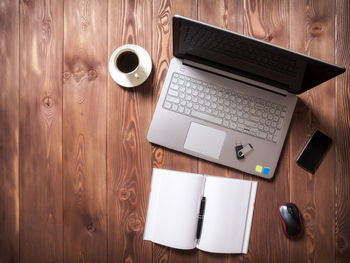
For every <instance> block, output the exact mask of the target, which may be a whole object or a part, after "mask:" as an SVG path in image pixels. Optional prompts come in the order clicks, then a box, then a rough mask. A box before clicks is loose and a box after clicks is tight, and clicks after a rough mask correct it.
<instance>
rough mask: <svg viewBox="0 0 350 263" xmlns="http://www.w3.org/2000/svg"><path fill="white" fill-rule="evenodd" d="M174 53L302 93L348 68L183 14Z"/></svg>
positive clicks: (176, 30)
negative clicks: (198, 20) (188, 17)
mask: <svg viewBox="0 0 350 263" xmlns="http://www.w3.org/2000/svg"><path fill="white" fill-rule="evenodd" d="M173 47H174V56H176V57H179V58H182V59H188V60H192V61H195V62H199V63H202V64H205V65H208V66H212V67H215V68H218V69H221V70H225V71H228V72H231V73H234V74H237V75H241V76H243V77H246V78H250V79H254V80H256V81H259V82H263V83H265V84H269V85H272V86H275V87H278V88H281V89H284V90H287V91H289V92H291V93H295V94H299V93H301V92H304V91H305V90H308V89H310V88H312V87H314V86H316V85H318V84H320V83H322V82H324V81H326V80H328V79H330V78H332V77H334V76H336V75H338V74H341V73H343V72H344V71H345V69H344V68H341V67H339V66H336V65H332V64H329V63H326V62H323V61H320V60H318V59H314V58H311V57H308V56H305V55H302V54H299V53H296V52H293V51H290V50H288V49H284V48H281V47H278V46H275V45H272V44H269V43H266V42H263V41H260V40H257V39H253V38H250V37H246V36H243V35H240V34H237V33H234V32H230V31H227V30H224V29H220V28H217V27H214V26H211V25H208V24H205V23H201V22H197V21H195V20H191V19H187V18H185V17H181V16H174V17H173Z"/></svg>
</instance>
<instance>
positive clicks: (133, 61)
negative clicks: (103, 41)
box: [116, 51, 139, 73]
mask: <svg viewBox="0 0 350 263" xmlns="http://www.w3.org/2000/svg"><path fill="white" fill-rule="evenodd" d="M116 64H117V65H116V66H117V68H118V69H119V70H120V71H121V72H123V73H129V72H132V71H134V70H135V69H136V68H137V66H138V65H139V58H138V57H137V55H136V54H135V53H133V52H131V51H125V52H123V53H121V54H120V55H119V57H118V58H117V63H116Z"/></svg>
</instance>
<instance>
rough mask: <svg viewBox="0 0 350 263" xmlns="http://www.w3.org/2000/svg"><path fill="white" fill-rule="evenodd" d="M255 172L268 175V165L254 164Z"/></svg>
mask: <svg viewBox="0 0 350 263" xmlns="http://www.w3.org/2000/svg"><path fill="white" fill-rule="evenodd" d="M255 172H257V173H259V174H261V173H262V174H263V175H269V173H270V168H269V167H263V166H261V165H257V166H255Z"/></svg>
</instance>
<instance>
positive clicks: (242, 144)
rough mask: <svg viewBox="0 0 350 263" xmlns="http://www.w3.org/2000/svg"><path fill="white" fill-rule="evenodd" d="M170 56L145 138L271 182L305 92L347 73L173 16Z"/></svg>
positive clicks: (274, 46)
mask: <svg viewBox="0 0 350 263" xmlns="http://www.w3.org/2000/svg"><path fill="white" fill-rule="evenodd" d="M173 55H174V58H173V59H172V60H171V63H170V66H169V69H168V73H167V75H166V78H165V81H164V84H163V88H162V91H161V94H160V96H159V100H158V103H157V106H156V109H155V112H154V115H153V118H152V122H151V125H150V128H149V131H148V134H147V139H148V140H149V141H150V142H152V143H154V144H158V145H162V146H164V147H167V148H169V149H173V150H176V151H179V152H183V153H186V154H189V155H192V156H196V157H198V158H202V159H205V160H208V161H210V162H214V163H218V164H221V165H225V166H228V167H231V168H235V169H238V170H240V171H242V172H245V173H249V174H252V175H256V176H260V177H263V178H267V179H270V178H272V177H273V175H274V173H275V170H276V166H277V163H278V160H279V157H280V154H281V150H282V147H283V143H284V141H285V138H286V134H287V131H288V127H289V124H290V121H291V118H292V115H293V111H294V108H295V105H296V102H297V96H296V95H297V94H300V93H302V92H304V91H306V90H308V89H311V88H313V87H314V86H317V85H319V84H320V83H322V82H325V81H327V80H329V79H331V78H333V77H335V76H337V75H339V74H341V73H343V72H345V68H343V67H339V66H337V65H334V64H330V63H327V62H324V61H321V60H318V59H315V58H312V57H309V56H305V55H303V54H299V53H297V52H293V51H291V50H288V49H285V48H282V47H278V46H276V45H273V44H269V43H265V42H262V41H259V40H257V39H254V38H250V37H246V36H243V35H240V34H237V33H234V32H231V31H228V30H224V29H221V28H218V27H215V26H212V25H208V24H205V23H202V22H198V21H196V20H192V19H189V18H186V17H182V16H178V15H175V16H174V17H173Z"/></svg>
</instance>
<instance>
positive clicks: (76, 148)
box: [63, 0, 107, 262]
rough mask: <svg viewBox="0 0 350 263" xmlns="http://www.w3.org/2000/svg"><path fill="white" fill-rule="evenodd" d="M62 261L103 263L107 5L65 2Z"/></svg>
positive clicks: (104, 249) (104, 256) (105, 234)
mask: <svg viewBox="0 0 350 263" xmlns="http://www.w3.org/2000/svg"><path fill="white" fill-rule="evenodd" d="M64 25H65V27H64V28H65V30H64V64H63V65H64V66H63V68H64V74H63V91H64V96H63V160H64V167H63V172H64V173H63V174H64V176H63V185H64V197H63V202H64V215H63V216H64V261H67V262H106V261H107V215H106V213H107V202H106V194H107V192H106V85H107V26H106V25H107V2H105V1H97V0H92V1H78V0H76V1H65V3H64Z"/></svg>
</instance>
